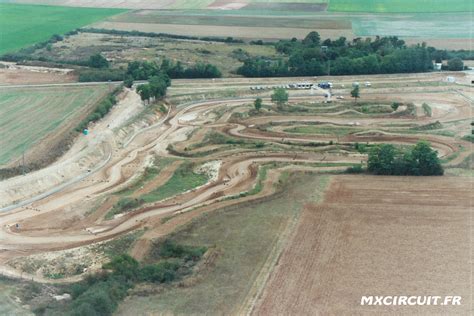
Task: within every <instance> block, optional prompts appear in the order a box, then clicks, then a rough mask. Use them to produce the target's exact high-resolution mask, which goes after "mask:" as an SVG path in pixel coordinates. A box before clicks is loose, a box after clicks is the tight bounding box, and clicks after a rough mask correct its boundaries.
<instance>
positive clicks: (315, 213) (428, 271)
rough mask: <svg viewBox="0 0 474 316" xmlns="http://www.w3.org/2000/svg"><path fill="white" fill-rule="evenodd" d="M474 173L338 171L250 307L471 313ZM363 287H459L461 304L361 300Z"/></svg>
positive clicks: (417, 291) (413, 291) (375, 290)
mask: <svg viewBox="0 0 474 316" xmlns="http://www.w3.org/2000/svg"><path fill="white" fill-rule="evenodd" d="M472 212H473V209H472V181H470V179H469V178H464V179H460V178H456V177H446V176H445V177H432V178H426V177H376V176H336V177H334V178H333V180H332V182H331V184H330V187H329V188H328V189H327V193H326V196H325V199H324V201H323V202H322V203H320V204H317V205H307V206H306V208H305V210H304V211H303V214H302V215H301V218H300V220H299V224H298V226H297V228H296V230H295V234H294V236H293V237H292V238H291V240H290V241H289V242H288V244H287V246H286V249H285V250H284V251H283V253H282V256H281V258H280V259H279V261H278V263H277V265H276V267H275V270H274V272H273V273H272V275H271V278H270V281H269V282H268V283H267V285H266V288H265V290H264V293H263V295H262V297H261V300H260V301H259V302H258V304H257V306H256V308H255V309H254V311H253V314H254V315H366V314H384V315H401V314H405V315H407V314H411V315H414V314H418V315H428V314H430V315H434V314H436V315H440V314H444V315H447V314H450V315H468V314H470V313H472V312H473V310H472V309H471V308H472V305H471V296H470V291H471V290H472V283H471V275H470V271H472V262H470V257H471V256H472V251H473V248H472V247H471V245H470V240H471V239H472V237H471V235H472V231H471V230H470V227H471V226H472V224H473V221H472ZM364 295H365V296H368V295H439V296H444V295H459V296H462V305H461V306H401V307H394V306H391V307H384V306H360V299H361V297H362V296H364Z"/></svg>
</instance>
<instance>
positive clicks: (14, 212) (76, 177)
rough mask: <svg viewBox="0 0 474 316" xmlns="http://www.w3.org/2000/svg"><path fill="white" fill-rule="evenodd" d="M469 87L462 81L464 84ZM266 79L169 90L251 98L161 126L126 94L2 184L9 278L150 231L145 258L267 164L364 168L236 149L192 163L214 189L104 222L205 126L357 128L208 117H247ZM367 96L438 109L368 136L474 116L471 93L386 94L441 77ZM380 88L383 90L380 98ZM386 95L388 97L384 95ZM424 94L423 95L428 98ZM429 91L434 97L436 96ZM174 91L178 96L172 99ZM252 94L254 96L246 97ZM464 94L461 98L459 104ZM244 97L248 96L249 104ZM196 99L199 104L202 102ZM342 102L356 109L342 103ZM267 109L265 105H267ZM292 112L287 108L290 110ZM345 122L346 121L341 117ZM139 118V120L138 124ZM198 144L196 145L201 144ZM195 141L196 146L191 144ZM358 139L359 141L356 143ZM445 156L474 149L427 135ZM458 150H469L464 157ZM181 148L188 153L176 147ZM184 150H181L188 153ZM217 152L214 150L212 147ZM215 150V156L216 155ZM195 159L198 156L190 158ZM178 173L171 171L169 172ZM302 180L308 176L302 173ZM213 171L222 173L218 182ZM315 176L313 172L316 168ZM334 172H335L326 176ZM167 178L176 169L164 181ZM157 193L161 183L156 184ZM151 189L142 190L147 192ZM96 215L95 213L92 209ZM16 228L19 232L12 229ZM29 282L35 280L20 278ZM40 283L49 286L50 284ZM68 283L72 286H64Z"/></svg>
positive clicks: (2, 255) (330, 155)
mask: <svg viewBox="0 0 474 316" xmlns="http://www.w3.org/2000/svg"><path fill="white" fill-rule="evenodd" d="M457 76H459V77H460V78H464V75H463V74H458V75H457ZM366 78H367V76H364V78H360V77H341V78H340V81H339V80H338V81H336V80H334V82H335V83H337V84H342V83H343V82H348V83H350V82H352V81H361V82H363V81H364V80H366ZM258 80H260V81H263V80H262V79H249V80H243V79H235V80H231V79H227V80H215V81H213V80H196V81H193V80H176V81H174V82H173V87H172V88H180V87H183V88H184V87H187V88H188V91H187V92H186V91H183V93H189V91H191V92H192V91H193V89H194V88H195V87H196V86H199V87H198V88H199V89H201V88H202V87H203V86H207V87H219V86H222V85H228V86H233V85H240V86H242V88H243V89H245V91H246V92H245V93H247V96H243V97H241V98H234V99H226V100H218V99H216V100H204V101H192V102H190V103H188V104H178V105H177V106H170V110H169V112H168V113H167V114H163V115H162V116H161V117H160V116H159V115H157V114H155V116H154V117H153V119H150V118H147V119H145V120H144V119H140V118H139V117H138V116H137V115H138V114H139V113H140V112H141V111H142V110H143V109H144V106H143V105H142V103H141V101H140V99H139V96H138V95H137V94H136V93H135V92H134V91H131V90H127V91H126V92H125V94H124V95H123V97H122V99H121V101H120V102H119V104H118V105H117V106H116V107H114V109H113V110H112V111H111V113H109V115H107V116H106V117H105V118H104V119H103V120H102V121H100V122H99V123H97V124H95V125H94V126H91V129H90V134H89V135H88V136H87V137H82V138H80V139H79V140H78V141H77V142H76V143H75V144H74V145H73V147H72V148H71V149H70V151H69V152H68V153H66V154H65V155H64V156H63V157H62V158H61V159H60V160H59V161H57V162H56V163H54V164H53V165H51V166H50V167H48V168H45V169H43V170H40V171H37V172H34V173H32V174H29V175H28V176H26V177H16V178H12V179H8V180H5V181H2V182H0V201H1V202H0V208H2V209H1V210H2V211H3V212H2V213H0V239H1V240H2V243H1V245H0V249H1V251H0V267H1V271H2V272H3V273H8V274H9V275H13V276H18V277H20V276H22V274H21V273H20V272H18V271H16V270H14V269H12V268H11V267H10V266H9V265H8V264H6V263H7V262H8V261H9V260H11V259H14V258H18V257H22V256H25V255H29V254H35V253H45V252H49V251H53V250H63V249H71V248H74V247H78V246H82V245H88V244H92V243H96V242H99V241H102V240H108V239H113V238H115V237H116V236H120V235H123V234H124V233H126V232H129V231H131V230H134V229H137V228H140V227H148V228H149V230H148V231H147V233H146V234H144V236H143V237H142V239H140V240H139V241H138V243H137V245H140V247H138V248H134V250H133V251H132V253H133V254H135V255H136V256H137V257H139V258H140V257H143V256H144V255H145V253H146V249H147V246H148V245H149V240H151V239H152V238H155V237H157V236H158V237H159V236H163V235H164V234H166V233H169V232H171V231H173V229H174V228H175V227H176V226H177V225H182V224H183V223H186V222H187V221H189V220H191V219H192V218H193V217H194V216H195V215H196V214H199V213H202V212H205V211H210V210H212V209H215V208H217V207H221V206H223V205H225V204H226V203H239V202H240V201H242V200H245V199H252V198H255V197H253V196H248V197H245V198H244V199H234V200H225V197H226V196H230V195H236V194H239V193H240V192H245V191H248V190H250V189H251V188H252V187H253V186H254V185H255V180H256V178H257V175H258V166H259V165H261V164H264V163H269V162H282V163H290V164H295V163H314V162H324V163H328V162H329V163H335V162H337V163H359V162H360V161H361V160H365V156H363V155H360V154H358V153H355V152H348V151H345V150H343V149H338V148H337V147H338V146H327V147H324V146H323V147H321V148H319V149H315V150H314V151H311V150H309V151H308V150H306V151H305V150H302V149H294V148H291V149H290V148H289V147H286V148H288V149H290V150H288V151H273V150H257V149H255V148H247V149H245V150H244V149H240V148H239V147H238V146H237V147H234V148H230V149H229V150H223V151H217V152H215V153H212V154H209V155H207V156H204V157H199V156H198V157H195V158H187V159H189V160H192V161H194V162H196V163H198V164H203V163H206V162H209V161H214V162H213V163H211V164H210V165H209V166H211V168H210V169H211V170H213V172H212V173H213V175H214V177H213V179H212V181H209V182H208V183H207V184H206V185H204V186H202V187H199V188H196V189H194V190H191V191H188V192H185V193H183V194H179V195H176V196H175V197H172V198H170V199H167V200H164V201H157V202H154V203H150V204H145V205H143V206H142V207H139V208H137V209H136V210H134V211H132V212H129V213H126V214H124V215H123V216H120V217H118V218H115V219H113V220H105V219H104V217H103V216H104V215H105V214H106V213H107V211H108V210H109V209H110V208H111V207H112V206H113V205H114V203H115V202H116V201H117V198H116V197H115V196H113V195H111V194H112V193H114V192H116V191H118V190H120V189H123V188H125V187H126V186H127V185H129V184H130V183H131V182H132V181H133V180H134V179H136V177H137V175H139V174H140V173H141V172H143V170H144V168H145V167H147V166H148V165H149V163H150V158H151V157H154V156H156V155H158V156H161V157H174V156H173V155H172V154H171V153H170V152H168V150H167V148H168V146H169V145H175V144H176V143H177V142H182V143H183V144H188V145H184V146H189V144H190V142H200V141H202V137H204V136H205V133H202V132H201V133H199V132H197V133H196V134H194V136H192V137H191V138H190V135H191V133H192V132H193V131H194V130H195V129H196V128H200V127H203V126H205V127H206V128H208V129H214V130H216V131H219V132H221V133H225V134H227V135H228V136H229V135H231V136H233V137H236V138H243V139H247V140H260V141H265V142H268V143H272V144H274V145H275V146H285V144H280V141H281V138H282V136H281V135H280V134H278V133H277V132H275V133H272V132H268V131H267V132H263V131H259V130H258V129H257V128H255V125H261V124H265V123H267V122H269V121H278V120H279V121H284V120H287V121H288V120H295V121H298V120H300V121H304V120H321V121H323V122H326V123H329V122H330V123H340V124H349V123H350V122H354V120H355V118H354V117H351V116H343V115H338V114H337V113H336V114H335V113H328V114H326V115H325V114H321V115H317V116H305V115H300V116H298V115H294V116H289V115H286V116H281V115H280V116H279V115H275V114H271V115H268V116H267V115H260V116H254V117H250V118H248V119H243V120H240V121H238V122H237V123H229V122H228V121H227V120H229V119H230V118H231V116H230V115H229V114H225V115H223V116H222V117H220V118H218V117H217V116H216V115H215V113H213V112H212V110H211V109H216V110H217V109H219V108H222V107H225V108H226V110H228V111H229V112H230V113H232V112H234V111H235V112H242V111H243V110H244V109H245V107H247V108H248V105H249V104H251V103H252V102H253V101H254V98H255V97H254V96H253V95H252V94H251V90H250V89H249V87H250V86H252V85H253V84H254V83H255V82H257V81H258ZM285 80H286V82H288V81H290V82H291V80H292V79H282V78H278V79H271V78H270V79H268V80H267V81H268V82H272V83H274V82H284V81H285ZM370 80H371V81H372V82H373V87H372V88H371V89H364V90H363V92H362V93H363V98H364V100H365V101H374V100H380V101H381V102H382V101H384V102H389V101H390V102H391V101H392V100H394V99H395V100H397V99H402V100H403V101H413V102H415V104H418V103H421V102H422V101H427V100H428V102H429V103H431V102H433V104H436V107H435V110H434V111H433V116H432V117H393V116H391V115H390V114H389V115H376V116H362V117H359V116H358V117H357V120H358V121H360V124H361V126H362V127H364V128H370V130H373V129H375V128H377V127H378V126H382V125H383V124H389V123H393V122H395V123H407V122H411V123H415V124H419V125H422V124H427V123H430V122H435V121H437V120H439V121H441V123H443V124H444V123H449V122H451V121H457V120H462V121H461V123H460V125H458V126H457V127H456V130H459V131H463V132H464V131H466V130H468V129H469V128H470V127H469V123H470V122H469V121H468V118H469V117H470V116H469V113H470V111H471V98H472V91H471V90H469V88H467V87H465V86H461V85H454V84H452V85H448V86H446V89H444V88H443V89H438V91H436V89H435V91H431V90H430V91H425V92H424V93H423V94H414V93H401V92H400V91H403V90H404V89H407V90H409V89H412V90H414V91H417V90H418V89H421V88H423V87H421V88H420V87H412V88H411V87H410V86H409V87H400V86H393V87H390V88H387V86H386V85H387V84H390V85H392V84H393V83H394V82H395V83H396V82H402V83H405V82H410V81H413V82H414V83H417V82H418V81H421V82H433V81H435V82H436V81H439V80H442V76H441V75H440V74H424V75H408V76H406V77H405V76H372V77H370ZM377 85H380V87H379V88H377ZM338 89H339V91H340V93H341V94H345V95H347V94H348V93H349V91H348V88H342V87H341V88H338ZM387 89H389V90H387ZM425 89H426V88H425ZM430 89H431V88H430ZM171 90H172V89H171ZM316 92H317V93H316V94H313V95H311V94H310V93H309V92H308V91H301V92H298V93H293V94H292V97H291V100H292V102H310V101H315V100H317V101H318V102H321V101H323V99H324V97H323V96H322V95H323V93H324V92H323V91H319V90H318V91H316ZM249 94H250V96H248V95H249ZM461 94H463V96H460V95H461ZM244 95H245V94H244ZM198 99H199V98H198ZM338 102H339V101H338ZM344 102H349V103H350V102H351V101H342V102H341V104H344ZM264 103H269V99H268V98H264ZM292 104H293V103H291V104H290V106H291V105H292ZM339 114H341V113H339ZM133 117H138V119H136V120H135V119H133ZM196 135H197V136H196ZM195 137H197V138H195ZM351 137H353V138H351ZM351 137H348V138H347V139H344V142H348V143H351V142H356V141H357V142H375V143H376V142H381V141H384V142H392V143H398V144H407V143H413V142H415V141H416V140H417V138H419V137H416V136H415V135H413V134H410V135H405V134H400V135H392V136H390V137H387V136H386V135H378V134H371V135H369V136H365V137H354V136H351ZM284 138H285V139H286V140H289V141H292V142H295V143H296V142H299V143H308V142H314V141H327V140H328V138H327V136H324V135H322V136H321V135H320V136H317V135H313V136H304V135H290V134H287V135H284ZM423 138H428V139H430V140H431V141H432V142H433V145H434V146H435V148H436V149H438V150H439V152H440V154H441V155H442V156H447V155H451V154H457V155H458V156H457V158H455V159H453V160H451V161H450V162H449V163H451V164H454V163H459V162H462V161H463V160H464V158H465V157H467V156H468V155H470V154H471V153H472V148H471V146H470V143H467V142H463V141H461V140H459V138H456V139H454V138H449V137H445V136H437V135H433V134H430V135H427V136H423ZM459 145H462V146H464V149H463V150H462V151H461V149H460V147H459ZM180 146H183V145H180ZM183 148H184V147H183ZM212 148H217V147H212ZM217 149H218V148H217ZM190 153H192V151H190ZM169 168H173V167H169ZM304 168H306V170H307V169H308V168H310V167H309V166H306V167H304ZM217 169H218V170H219V171H218V173H217ZM313 169H314V168H313ZM327 170H331V169H327ZM166 174H167V175H168V176H169V177H171V175H172V169H169V170H167V173H164V174H163V176H164V177H165V178H166V176H165V175H166ZM277 175H278V172H276V173H269V176H268V179H267V180H266V181H267V182H266V183H267V185H266V186H264V189H263V190H262V192H261V193H260V194H263V195H265V194H271V193H272V192H273V186H272V185H271V183H273V182H275V181H277V179H278V176H277ZM153 181H154V182H153V183H154V184H156V185H160V184H163V183H164V181H160V180H153ZM150 189H151V187H150V186H149V185H145V186H144V187H143V190H150ZM96 206H98V208H97V210H96V211H95V212H92V213H90V210H91V209H95V208H96ZM170 216H171V217H172V218H173V219H172V220H169V221H166V223H162V219H163V218H165V217H166V218H168V217H170ZM16 224H19V227H18V228H17V227H16ZM23 277H26V278H31V277H34V276H30V275H26V274H23ZM36 280H38V281H42V282H49V280H47V279H44V278H36ZM64 281H67V280H64Z"/></svg>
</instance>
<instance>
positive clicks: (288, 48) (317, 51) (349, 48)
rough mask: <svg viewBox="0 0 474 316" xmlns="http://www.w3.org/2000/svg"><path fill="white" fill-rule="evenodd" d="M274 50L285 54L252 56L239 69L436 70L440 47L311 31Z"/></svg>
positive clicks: (259, 72)
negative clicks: (329, 36)
mask: <svg viewBox="0 0 474 316" xmlns="http://www.w3.org/2000/svg"><path fill="white" fill-rule="evenodd" d="M274 46H275V49H276V50H277V51H278V52H279V53H281V54H282V55H283V56H284V57H280V58H274V59H269V58H264V57H249V58H247V59H246V60H245V61H244V64H243V65H242V66H241V67H239V68H238V69H237V73H238V74H241V75H243V76H245V77H282V76H315V75H327V74H331V75H359V74H381V73H411V72H426V71H429V70H431V69H433V56H432V55H433V54H434V53H435V52H437V50H436V49H435V48H433V47H427V46H426V44H425V43H422V44H418V45H414V46H407V45H406V44H405V41H403V40H401V39H399V38H398V37H396V36H390V37H376V38H375V39H371V38H366V39H362V38H355V39H353V40H352V41H348V40H347V39H346V38H345V37H340V38H339V39H336V40H331V39H326V40H324V41H322V40H321V37H320V35H319V34H318V32H310V33H309V34H308V35H307V36H306V37H305V38H304V39H303V40H301V41H300V40H297V39H296V38H293V39H291V40H280V41H279V42H276V43H275V44H274Z"/></svg>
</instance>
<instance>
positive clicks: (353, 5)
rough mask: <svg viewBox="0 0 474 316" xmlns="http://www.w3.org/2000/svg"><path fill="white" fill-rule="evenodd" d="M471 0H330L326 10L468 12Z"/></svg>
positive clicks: (471, 7) (470, 7)
mask: <svg viewBox="0 0 474 316" xmlns="http://www.w3.org/2000/svg"><path fill="white" fill-rule="evenodd" d="M472 9H473V2H472V0H449V1H446V0H416V1H413V0H331V1H329V7H328V11H332V12H370V13H442V12H469V11H471V10H472Z"/></svg>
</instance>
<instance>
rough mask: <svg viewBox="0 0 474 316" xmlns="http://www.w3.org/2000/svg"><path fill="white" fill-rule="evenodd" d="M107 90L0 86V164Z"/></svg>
mask: <svg viewBox="0 0 474 316" xmlns="http://www.w3.org/2000/svg"><path fill="white" fill-rule="evenodd" d="M107 92H108V88H107V86H105V85H104V86H93V87H87V86H83V87H67V88H66V87H60V88H58V87H54V88H51V87H50V88H44V87H43V88H8V89H6V88H2V89H0V135H2V137H1V138H0V148H1V151H0V165H2V164H6V163H8V162H9V161H11V160H12V159H15V158H18V157H19V156H20V155H21V154H22V153H23V151H24V150H26V151H27V153H28V149H29V148H31V146H33V145H34V144H36V143H37V142H38V141H39V140H40V139H42V138H43V137H44V136H46V135H47V134H48V133H52V132H54V131H55V129H57V128H58V127H60V126H61V124H62V123H64V122H66V121H68V120H71V119H74V117H75V116H76V115H77V114H78V113H80V110H81V109H84V108H85V107H90V106H92V105H94V104H95V103H96V102H97V101H98V100H99V99H101V98H102V97H103V96H105V95H106V93H107ZM78 123H79V121H78Z"/></svg>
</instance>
